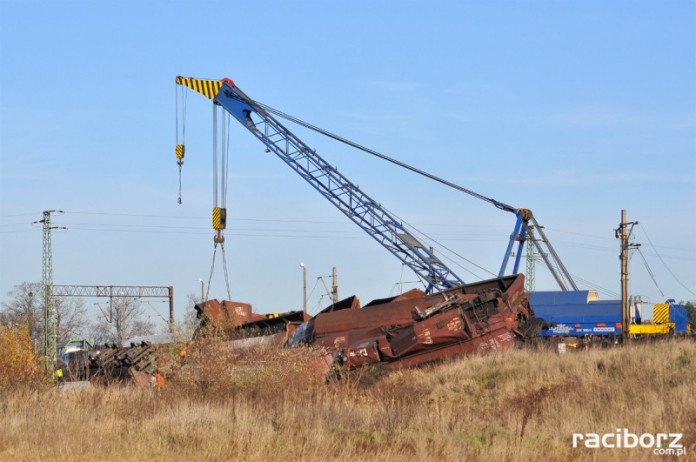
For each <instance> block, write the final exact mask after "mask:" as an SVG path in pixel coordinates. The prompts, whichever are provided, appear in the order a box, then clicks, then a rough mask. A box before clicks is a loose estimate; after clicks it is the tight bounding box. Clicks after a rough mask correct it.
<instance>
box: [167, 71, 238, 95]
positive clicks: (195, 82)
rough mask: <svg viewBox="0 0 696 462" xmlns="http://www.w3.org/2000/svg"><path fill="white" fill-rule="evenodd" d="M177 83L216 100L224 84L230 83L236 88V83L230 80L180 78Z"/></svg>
mask: <svg viewBox="0 0 696 462" xmlns="http://www.w3.org/2000/svg"><path fill="white" fill-rule="evenodd" d="M176 83H177V84H178V85H184V86H185V87H188V88H190V89H191V90H196V91H197V92H198V93H200V94H201V95H203V96H205V97H206V98H208V99H215V96H216V95H217V94H218V92H219V91H220V88H222V85H223V84H224V83H228V84H230V85H231V86H234V82H233V81H232V80H230V79H222V80H208V79H194V78H193V77H181V76H178V77H177V78H176Z"/></svg>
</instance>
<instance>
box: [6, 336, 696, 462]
mask: <svg viewBox="0 0 696 462" xmlns="http://www.w3.org/2000/svg"><path fill="white" fill-rule="evenodd" d="M211 353H212V354H211ZM203 358H204V356H203V355H201V356H199V357H196V355H192V356H191V358H190V361H191V362H192V363H196V362H197V363H198V364H200V363H201V362H208V363H209V364H207V366H209V367H208V368H207V369H204V370H208V371H211V372H213V373H212V374H210V375H209V376H208V377H207V378H206V379H205V380H201V375H200V374H195V373H193V369H191V368H188V369H187V368H185V369H183V370H179V371H178V380H174V379H171V380H170V381H169V382H168V383H167V385H166V387H165V389H164V390H163V391H161V392H157V391H155V390H151V389H142V388H136V387H133V386H120V387H117V386H113V387H106V388H104V387H97V388H92V389H86V390H75V391H70V392H66V391H60V390H58V389H56V388H55V387H51V386H46V385H43V386H31V387H30V386H26V385H25V386H20V387H5V388H0V460H50V459H53V460H119V461H120V460H167V461H170V460H282V461H294V460H339V459H340V460H387V461H388V460H394V461H397V460H398V461H403V460H412V461H415V460H496V461H499V460H500V461H502V460H564V461H565V460H578V461H580V460H582V461H585V460H655V459H656V458H657V460H661V458H660V457H659V456H656V455H653V454H652V452H651V451H650V450H647V449H643V448H637V449H584V448H583V449H573V448H572V444H571V436H572V434H573V433H599V434H604V433H611V432H615V431H616V429H617V428H628V429H629V431H632V432H633V433H636V434H643V433H659V432H667V433H669V432H672V433H674V432H678V433H683V434H684V441H683V442H684V443H685V444H686V446H687V447H688V449H687V455H686V456H685V457H682V458H681V460H694V459H695V458H694V454H695V453H696V386H695V384H696V343H694V342H689V341H666V342H659V343H654V344H648V345H635V346H633V345H632V346H627V347H623V348H612V349H608V350H599V349H597V350H590V351H578V352H571V353H568V354H565V355H558V354H557V353H555V352H552V351H531V350H516V351H508V352H505V353H500V354H494V355H490V356H485V357H482V356H469V357H463V358H458V359H456V360H452V361H450V362H448V363H446V364H439V365H436V366H430V367H425V368H420V369H414V370H403V371H397V372H393V373H390V374H387V375H383V376H379V377H377V376H376V375H375V374H373V371H366V372H365V373H364V374H363V375H364V376H363V377H361V378H357V377H352V378H350V379H349V380H346V381H343V382H341V383H332V384H328V385H326V384H323V383H321V381H319V380H317V379H316V378H315V377H314V376H313V375H312V374H311V373H309V372H308V371H307V364H306V361H304V360H302V359H297V358H295V357H294V356H291V355H290V354H289V353H287V352H281V354H280V355H269V356H268V357H266V359H265V361H263V362H261V363H257V364H255V365H254V366H253V367H252V366H250V365H249V364H244V363H242V362H240V361H231V360H229V359H227V356H226V355H224V354H222V353H221V352H220V351H216V350H215V348H214V346H213V347H211V349H209V350H207V353H206V356H205V359H203Z"/></svg>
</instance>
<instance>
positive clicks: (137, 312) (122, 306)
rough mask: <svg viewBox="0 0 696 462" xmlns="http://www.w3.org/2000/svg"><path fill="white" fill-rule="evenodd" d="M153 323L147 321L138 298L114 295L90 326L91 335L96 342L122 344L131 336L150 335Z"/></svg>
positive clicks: (153, 327) (152, 331)
mask: <svg viewBox="0 0 696 462" xmlns="http://www.w3.org/2000/svg"><path fill="white" fill-rule="evenodd" d="M154 330H155V325H154V324H153V323H152V322H150V321H149V319H148V318H147V317H146V316H145V313H144V311H143V309H142V307H141V305H140V301H139V300H138V299H135V298H132V297H114V298H113V299H112V301H111V303H110V305H109V309H108V310H106V311H105V312H102V313H101V316H100V317H99V319H98V320H97V322H96V323H94V324H93V325H92V326H91V332H90V335H91V337H92V338H93V339H94V340H95V342H96V343H116V344H118V345H122V344H123V342H125V341H126V340H128V339H129V338H131V337H136V336H140V335H152V334H153V333H154Z"/></svg>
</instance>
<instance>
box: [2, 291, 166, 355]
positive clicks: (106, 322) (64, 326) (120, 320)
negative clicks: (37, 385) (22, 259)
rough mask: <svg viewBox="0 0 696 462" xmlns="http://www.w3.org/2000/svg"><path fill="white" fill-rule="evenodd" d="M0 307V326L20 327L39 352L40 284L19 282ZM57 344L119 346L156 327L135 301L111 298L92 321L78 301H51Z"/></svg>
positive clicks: (41, 329)
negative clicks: (75, 342)
mask: <svg viewBox="0 0 696 462" xmlns="http://www.w3.org/2000/svg"><path fill="white" fill-rule="evenodd" d="M7 295H8V296H9V297H10V300H9V301H5V302H2V303H0V326H5V327H14V328H19V327H24V326H26V328H27V329H28V331H29V336H30V337H31V340H32V342H33V344H34V346H35V347H36V348H37V350H40V348H41V345H43V339H44V288H43V284H42V283H40V282H22V283H21V284H17V285H15V286H14V289H13V290H11V291H10V292H8V294H7ZM53 307H54V310H55V313H56V336H57V339H58V344H60V343H61V342H65V341H68V340H71V339H87V340H90V341H92V342H94V343H95V344H103V343H116V344H119V345H120V344H122V343H123V342H124V341H125V340H127V339H128V338H131V337H136V336H141V335H151V334H153V333H155V330H156V326H155V324H154V323H152V322H151V321H150V320H149V318H148V317H147V316H146V315H145V313H144V310H143V308H142V306H141V303H140V301H139V300H137V299H134V298H132V297H114V298H113V300H112V302H111V303H110V304H109V303H107V306H106V307H105V308H100V310H99V313H98V315H97V318H96V320H90V318H89V317H88V313H87V309H86V307H85V301H84V299H83V298H79V297H53Z"/></svg>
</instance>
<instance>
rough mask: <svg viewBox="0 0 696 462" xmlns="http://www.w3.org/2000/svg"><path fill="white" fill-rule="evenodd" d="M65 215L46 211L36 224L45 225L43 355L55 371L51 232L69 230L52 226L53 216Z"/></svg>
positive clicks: (48, 366)
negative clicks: (55, 214) (56, 214)
mask: <svg viewBox="0 0 696 462" xmlns="http://www.w3.org/2000/svg"><path fill="white" fill-rule="evenodd" d="M52 213H63V211H62V210H44V212H43V220H39V221H35V222H34V223H43V290H44V309H43V315H44V344H43V354H44V359H45V367H46V370H48V371H51V372H52V371H53V367H54V366H55V361H56V354H57V352H58V339H57V338H56V313H55V309H54V306H53V297H52V295H51V291H52V289H53V252H52V249H51V230H52V229H67V228H66V227H64V226H51V214H52Z"/></svg>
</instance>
